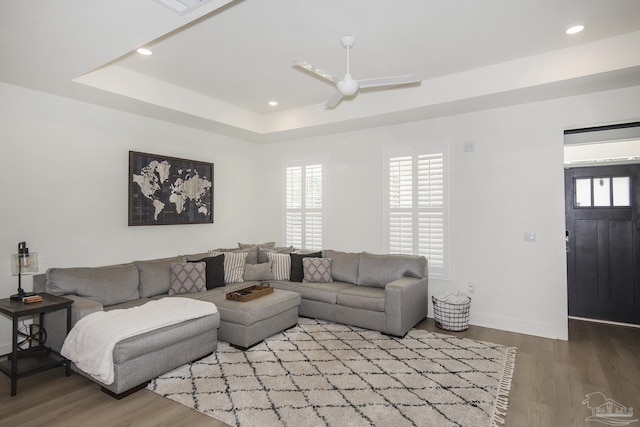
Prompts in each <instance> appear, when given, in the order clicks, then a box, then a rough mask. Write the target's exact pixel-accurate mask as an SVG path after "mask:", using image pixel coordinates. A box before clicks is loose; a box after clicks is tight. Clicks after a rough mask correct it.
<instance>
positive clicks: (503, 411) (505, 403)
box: [491, 347, 518, 427]
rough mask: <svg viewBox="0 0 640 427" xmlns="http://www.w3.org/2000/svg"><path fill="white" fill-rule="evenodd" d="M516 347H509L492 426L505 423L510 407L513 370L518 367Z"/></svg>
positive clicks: (494, 407) (497, 426) (496, 426)
mask: <svg viewBox="0 0 640 427" xmlns="http://www.w3.org/2000/svg"><path fill="white" fill-rule="evenodd" d="M517 350H518V349H517V348H516V347H508V348H507V355H506V358H505V362H504V372H503V374H502V378H501V379H500V385H499V386H498V396H497V397H496V402H495V404H494V405H493V418H492V420H491V425H492V427H499V426H501V425H504V421H505V416H506V415H507V409H508V408H509V392H510V391H511V380H512V379H513V371H514V370H515V367H516V352H517Z"/></svg>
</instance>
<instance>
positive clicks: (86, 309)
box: [64, 295, 104, 327]
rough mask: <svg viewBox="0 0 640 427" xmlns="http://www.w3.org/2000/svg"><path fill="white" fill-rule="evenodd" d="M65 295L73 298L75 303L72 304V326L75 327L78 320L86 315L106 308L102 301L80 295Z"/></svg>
mask: <svg viewBox="0 0 640 427" xmlns="http://www.w3.org/2000/svg"><path fill="white" fill-rule="evenodd" d="M64 297H65V298H69V299H72V300H73V304H71V327H73V326H74V325H75V324H76V322H77V321H78V320H80V319H82V318H83V317H84V316H86V315H88V314H91V313H95V312H96V311H103V310H104V307H103V306H102V304H101V303H99V302H98V301H94V300H91V299H89V298H85V297H80V296H78V295H64Z"/></svg>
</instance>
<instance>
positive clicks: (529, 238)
mask: <svg viewBox="0 0 640 427" xmlns="http://www.w3.org/2000/svg"><path fill="white" fill-rule="evenodd" d="M524 241H525V242H528V243H533V242H535V241H536V232H535V231H525V232H524Z"/></svg>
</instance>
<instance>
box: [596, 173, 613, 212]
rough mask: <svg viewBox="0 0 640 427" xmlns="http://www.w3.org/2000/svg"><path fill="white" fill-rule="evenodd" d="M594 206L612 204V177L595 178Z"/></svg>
mask: <svg viewBox="0 0 640 427" xmlns="http://www.w3.org/2000/svg"><path fill="white" fill-rule="evenodd" d="M593 206H611V178H593Z"/></svg>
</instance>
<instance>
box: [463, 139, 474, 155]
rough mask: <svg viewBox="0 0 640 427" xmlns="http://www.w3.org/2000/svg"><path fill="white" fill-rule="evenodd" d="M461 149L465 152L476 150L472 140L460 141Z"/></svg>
mask: <svg viewBox="0 0 640 427" xmlns="http://www.w3.org/2000/svg"><path fill="white" fill-rule="evenodd" d="M462 151H464V152H465V153H473V152H474V151H476V143H475V142H474V141H469V142H464V143H462Z"/></svg>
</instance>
